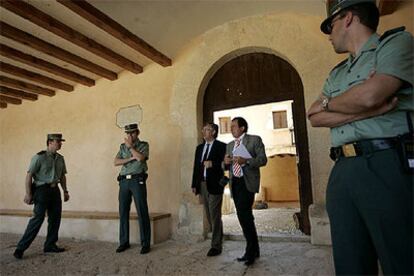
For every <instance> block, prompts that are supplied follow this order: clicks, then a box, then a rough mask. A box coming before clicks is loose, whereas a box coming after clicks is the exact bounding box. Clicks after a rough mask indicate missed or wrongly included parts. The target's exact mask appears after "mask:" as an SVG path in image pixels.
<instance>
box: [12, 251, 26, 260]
mask: <svg viewBox="0 0 414 276" xmlns="http://www.w3.org/2000/svg"><path fill="white" fill-rule="evenodd" d="M23 252H24V251H23V250H20V249H16V250H15V251H14V253H13V256H14V257H15V258H16V259H21V258H23Z"/></svg>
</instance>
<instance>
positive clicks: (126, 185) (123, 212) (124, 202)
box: [119, 179, 151, 246]
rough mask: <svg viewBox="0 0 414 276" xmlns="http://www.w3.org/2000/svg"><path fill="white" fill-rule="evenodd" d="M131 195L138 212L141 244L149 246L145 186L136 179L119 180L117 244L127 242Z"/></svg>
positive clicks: (149, 233) (149, 236) (148, 219)
mask: <svg viewBox="0 0 414 276" xmlns="http://www.w3.org/2000/svg"><path fill="white" fill-rule="evenodd" d="M132 197H134V202H135V207H136V209H137V214H138V222H139V232H140V238H141V245H142V246H150V243H151V225H150V218H149V214H148V204H147V186H146V183H145V182H144V184H140V181H139V180H138V179H123V180H121V181H119V217H120V222H119V244H120V245H124V244H129V212H130V209H131V203H132Z"/></svg>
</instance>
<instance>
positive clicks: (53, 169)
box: [13, 133, 69, 259]
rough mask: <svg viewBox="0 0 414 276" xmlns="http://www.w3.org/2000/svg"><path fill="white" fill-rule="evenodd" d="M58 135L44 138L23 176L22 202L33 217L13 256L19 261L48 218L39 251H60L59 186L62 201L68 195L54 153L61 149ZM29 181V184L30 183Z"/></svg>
mask: <svg viewBox="0 0 414 276" xmlns="http://www.w3.org/2000/svg"><path fill="white" fill-rule="evenodd" d="M64 141H65V140H64V139H63V138H62V134H60V133H55V134H48V135H47V141H46V144H47V149H46V150H43V151H40V152H38V153H37V154H36V155H35V156H33V158H32V160H31V162H30V165H29V169H28V170H27V175H26V181H25V184H26V195H25V197H24V202H25V203H26V204H33V203H34V208H33V217H32V218H31V219H30V220H29V224H28V225H27V228H26V231H25V232H24V234H23V237H22V238H21V240H20V241H19V243H18V244H17V248H16V250H15V251H14V254H13V255H14V257H16V258H17V259H21V258H22V257H23V253H24V251H25V250H26V249H27V248H28V247H29V246H30V244H31V243H32V242H33V240H34V239H35V238H36V235H37V233H38V232H39V230H40V227H41V226H42V223H43V221H44V219H45V214H46V212H47V215H48V228H47V236H46V241H45V243H44V247H43V251H44V252H45V253H47V252H50V253H60V252H63V251H65V249H64V248H62V247H58V246H57V245H56V242H57V240H58V232H59V226H60V219H61V214H62V200H61V196H60V189H59V187H58V183H60V185H61V187H62V190H63V198H64V200H65V201H68V200H69V192H68V190H67V187H66V176H65V174H66V165H65V160H64V158H63V156H62V155H60V154H59V153H57V151H58V150H60V148H61V147H62V142H64ZM32 180H33V182H32Z"/></svg>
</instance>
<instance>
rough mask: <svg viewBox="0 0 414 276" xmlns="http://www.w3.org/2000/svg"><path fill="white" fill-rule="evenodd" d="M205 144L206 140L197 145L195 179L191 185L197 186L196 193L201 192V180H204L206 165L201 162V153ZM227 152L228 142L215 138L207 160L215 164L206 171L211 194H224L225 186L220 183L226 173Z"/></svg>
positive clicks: (208, 188)
mask: <svg viewBox="0 0 414 276" xmlns="http://www.w3.org/2000/svg"><path fill="white" fill-rule="evenodd" d="M204 144H205V142H204V143H202V144H200V145H198V146H197V148H196V151H195V157H194V167H193V181H192V184H191V187H192V188H196V194H199V193H200V191H201V181H202V180H203V179H202V178H203V173H204V171H203V170H204V167H203V166H202V164H201V158H202V156H201V155H202V154H203V148H204ZM225 152H226V144H225V143H223V142H220V141H218V140H214V142H213V144H212V145H211V149H210V153H209V155H208V157H207V161H212V163H213V166H212V167H211V168H208V169H207V171H206V182H207V190H208V192H209V193H210V194H215V195H218V194H223V190H224V187H223V186H221V185H220V184H219V181H220V179H221V178H222V177H223V175H224V172H223V168H222V162H223V159H224V154H225Z"/></svg>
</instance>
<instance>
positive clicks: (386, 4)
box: [378, 0, 400, 15]
mask: <svg viewBox="0 0 414 276" xmlns="http://www.w3.org/2000/svg"><path fill="white" fill-rule="evenodd" d="M399 2H400V1H397V0H380V1H379V3H378V10H379V12H380V15H387V14H392V13H393V12H395V11H396V10H397V7H398V4H399Z"/></svg>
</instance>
